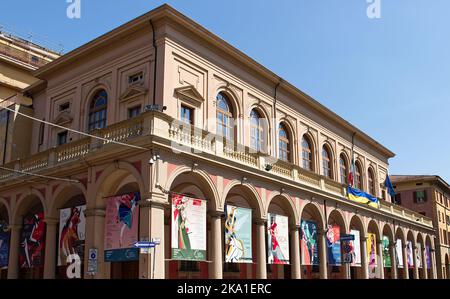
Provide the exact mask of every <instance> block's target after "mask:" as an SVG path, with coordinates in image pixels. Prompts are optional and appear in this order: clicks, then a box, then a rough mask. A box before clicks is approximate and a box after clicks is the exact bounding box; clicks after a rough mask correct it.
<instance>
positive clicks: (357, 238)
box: [350, 229, 361, 267]
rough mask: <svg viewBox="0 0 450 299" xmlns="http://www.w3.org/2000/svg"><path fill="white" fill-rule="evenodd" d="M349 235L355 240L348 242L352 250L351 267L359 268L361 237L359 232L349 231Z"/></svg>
mask: <svg viewBox="0 0 450 299" xmlns="http://www.w3.org/2000/svg"><path fill="white" fill-rule="evenodd" d="M350 234H351V235H354V236H355V240H353V241H350V245H351V247H352V248H353V253H352V254H353V258H352V261H353V262H352V264H351V265H352V266H355V267H360V266H361V236H360V233H359V230H353V229H352V230H351V231H350Z"/></svg>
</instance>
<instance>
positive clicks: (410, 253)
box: [406, 241, 414, 268]
mask: <svg viewBox="0 0 450 299" xmlns="http://www.w3.org/2000/svg"><path fill="white" fill-rule="evenodd" d="M406 245H407V246H406V257H407V260H408V268H414V258H413V246H412V242H411V241H407V242H406Z"/></svg>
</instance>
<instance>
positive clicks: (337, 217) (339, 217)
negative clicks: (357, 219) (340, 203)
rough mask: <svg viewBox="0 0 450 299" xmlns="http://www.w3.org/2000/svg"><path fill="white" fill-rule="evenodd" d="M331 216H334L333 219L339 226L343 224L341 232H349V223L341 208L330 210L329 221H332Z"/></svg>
mask: <svg viewBox="0 0 450 299" xmlns="http://www.w3.org/2000/svg"><path fill="white" fill-rule="evenodd" d="M331 218H333V220H334V221H335V222H337V224H338V225H339V226H341V234H344V233H345V234H347V233H348V232H349V226H348V223H347V221H346V219H345V217H344V213H343V212H342V211H341V210H340V209H337V208H334V209H332V210H331V211H330V213H329V214H328V221H327V223H329V224H330V223H331V221H330V220H331Z"/></svg>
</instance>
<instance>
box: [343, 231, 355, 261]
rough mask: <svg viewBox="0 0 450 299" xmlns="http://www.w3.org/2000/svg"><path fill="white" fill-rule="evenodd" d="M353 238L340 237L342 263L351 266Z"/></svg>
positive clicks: (351, 236)
mask: <svg viewBox="0 0 450 299" xmlns="http://www.w3.org/2000/svg"><path fill="white" fill-rule="evenodd" d="M354 238H355V236H353V235H341V244H342V263H343V264H351V263H353V240H354Z"/></svg>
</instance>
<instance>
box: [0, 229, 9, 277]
mask: <svg viewBox="0 0 450 299" xmlns="http://www.w3.org/2000/svg"><path fill="white" fill-rule="evenodd" d="M9 238H10V232H9V230H8V225H7V224H6V223H0V269H1V268H6V267H8V260H9Z"/></svg>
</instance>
